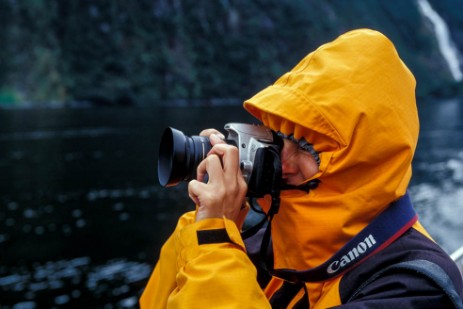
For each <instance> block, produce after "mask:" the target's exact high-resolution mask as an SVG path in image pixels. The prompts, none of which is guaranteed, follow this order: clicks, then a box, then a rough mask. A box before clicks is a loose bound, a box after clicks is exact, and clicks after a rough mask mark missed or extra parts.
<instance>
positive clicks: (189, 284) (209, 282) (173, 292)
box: [140, 212, 270, 309]
mask: <svg viewBox="0 0 463 309" xmlns="http://www.w3.org/2000/svg"><path fill="white" fill-rule="evenodd" d="M256 276H257V274H256V269H255V267H254V265H253V264H252V262H251V261H250V260H249V258H248V257H247V255H246V252H245V248H244V244H243V241H242V239H241V235H240V233H239V231H238V229H237V227H236V225H235V223H234V222H232V221H229V220H227V219H225V218H224V219H207V220H201V221H199V222H194V213H192V212H190V213H187V214H185V215H183V216H182V217H181V218H180V220H179V223H178V225H177V227H176V229H175V231H174V233H173V234H172V235H171V237H170V238H169V239H168V240H167V242H166V243H165V244H164V246H163V248H162V250H161V254H160V258H159V260H158V262H157V264H156V267H155V269H154V271H153V273H152V275H151V277H150V279H149V282H148V284H147V286H146V288H145V290H144V292H143V295H142V297H141V299H140V306H141V308H142V309H147V308H240V309H241V308H259V309H261V308H270V305H269V303H268V300H267V299H266V297H265V295H264V293H263V292H262V290H261V289H260V287H259V285H258V283H257V280H256Z"/></svg>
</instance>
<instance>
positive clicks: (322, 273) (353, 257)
mask: <svg viewBox="0 0 463 309" xmlns="http://www.w3.org/2000/svg"><path fill="white" fill-rule="evenodd" d="M273 215H274V214H270V217H269V224H268V225H267V227H266V230H265V233H264V236H263V239H262V243H261V248H260V263H261V265H260V266H261V267H262V268H263V269H264V270H266V271H268V272H269V273H270V274H271V275H272V276H275V277H278V278H281V279H283V280H286V281H289V282H293V283H296V282H320V281H325V280H329V279H332V278H334V277H337V276H340V275H342V274H344V273H345V272H347V271H349V270H351V269H352V268H353V267H355V266H357V265H359V264H360V263H362V262H363V261H364V260H366V259H367V258H368V257H370V256H372V255H374V254H375V253H377V252H379V251H380V250H382V249H384V248H386V247H387V246H388V245H389V244H391V243H392V242H393V241H394V240H396V239H397V238H399V237H400V236H401V235H402V234H403V233H405V232H406V231H407V230H408V229H409V228H410V227H411V226H412V225H413V224H414V223H415V222H416V221H417V220H418V217H417V214H416V212H415V210H414V209H413V205H412V202H411V200H410V197H409V195H408V194H405V195H404V196H402V197H401V198H400V199H398V200H397V201H395V202H393V203H392V204H391V205H390V206H389V207H388V208H387V209H386V210H385V211H384V212H382V213H381V214H380V215H379V216H378V217H376V218H375V219H374V220H373V221H372V222H371V223H370V224H369V225H367V226H366V227H365V228H364V229H363V230H362V231H360V233H358V234H357V235H356V236H355V237H354V238H352V239H351V240H350V241H349V242H348V243H347V244H346V245H344V246H343V247H342V248H341V249H340V250H339V251H338V252H336V253H335V254H334V255H333V256H332V257H331V258H329V259H328V260H327V261H325V262H324V263H323V264H321V265H320V266H317V267H314V268H311V269H307V270H301V271H298V270H294V269H274V268H273V265H269V264H270V263H266V262H265V261H266V252H267V249H268V247H269V245H270V242H271V240H270V238H271V220H272V218H273Z"/></svg>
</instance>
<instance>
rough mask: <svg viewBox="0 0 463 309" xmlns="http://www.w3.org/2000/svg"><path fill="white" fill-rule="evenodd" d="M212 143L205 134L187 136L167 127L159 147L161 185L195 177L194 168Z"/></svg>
mask: <svg viewBox="0 0 463 309" xmlns="http://www.w3.org/2000/svg"><path fill="white" fill-rule="evenodd" d="M211 148H212V145H211V143H210V142H209V138H208V137H206V136H191V137H189V136H187V135H185V134H183V132H181V131H179V130H177V129H174V128H171V127H168V128H166V129H165V130H164V133H163V135H162V138H161V144H160V147H159V157H158V179H159V183H160V184H161V185H162V186H163V187H170V186H175V185H176V184H178V183H179V182H181V181H183V180H191V179H194V178H195V177H196V168H197V167H198V165H199V163H200V162H201V161H202V160H203V159H204V158H205V157H206V155H207V153H208V152H209V150H211Z"/></svg>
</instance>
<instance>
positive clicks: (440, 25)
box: [418, 0, 463, 81]
mask: <svg viewBox="0 0 463 309" xmlns="http://www.w3.org/2000/svg"><path fill="white" fill-rule="evenodd" d="M418 7H419V8H420V10H421V12H422V13H423V15H424V16H426V17H427V18H428V19H429V20H430V21H431V23H432V24H433V26H434V31H435V32H436V39H437V43H438V44H439V50H440V52H441V54H442V56H443V57H444V59H445V61H446V62H447V64H448V66H449V69H450V73H451V74H452V76H453V78H454V79H455V81H461V80H463V73H462V71H461V68H460V66H461V63H460V60H459V58H458V50H457V49H456V47H455V44H454V43H453V42H452V39H451V38H450V32H449V29H448V27H447V24H446V23H445V21H444V20H443V19H442V17H440V16H439V14H437V12H436V11H435V10H434V9H433V8H432V7H431V5H430V4H429V2H428V0H418Z"/></svg>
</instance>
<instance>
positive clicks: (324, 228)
mask: <svg viewBox="0 0 463 309" xmlns="http://www.w3.org/2000/svg"><path fill="white" fill-rule="evenodd" d="M414 90H415V79H414V77H413V75H412V73H411V72H410V71H409V70H408V69H407V67H406V66H405V65H404V63H403V62H402V61H401V60H400V58H399V56H398V54H397V52H396V50H395V48H394V46H393V45H392V43H391V42H390V41H389V40H388V39H387V38H386V37H384V36H383V35H382V34H380V33H378V32H376V31H372V30H368V29H361V30H356V31H352V32H349V33H346V34H344V35H342V36H340V37H339V38H337V39H336V40H335V41H333V42H331V43H328V44H325V45H323V46H321V47H320V48H318V49H317V50H316V51H314V52H312V53H310V54H309V55H307V56H306V57H305V58H304V59H303V60H302V61H301V62H300V63H299V64H298V65H297V66H296V67H295V68H294V69H293V70H291V71H290V72H288V73H287V74H285V75H283V76H282V77H281V78H280V79H278V80H277V81H276V82H275V84H274V85H272V86H270V87H268V88H266V89H264V90H263V91H261V92H259V93H258V94H256V95H255V96H254V97H252V98H251V99H249V100H247V101H246V102H245V104H244V106H245V108H246V109H247V110H248V111H249V112H250V113H251V114H253V115H254V116H255V117H257V118H258V119H260V120H261V121H262V122H263V123H264V124H265V125H267V126H269V127H270V128H271V129H273V130H276V131H281V132H283V133H285V134H294V136H295V138H301V137H304V138H305V139H306V140H307V141H309V142H310V143H312V144H313V146H314V149H315V150H316V151H317V152H319V153H320V160H321V162H320V172H319V173H318V174H317V175H315V176H314V177H313V178H318V179H319V180H320V181H321V183H320V185H319V187H318V188H317V189H316V190H313V191H311V192H310V193H309V194H305V193H301V192H297V191H286V192H282V195H281V206H280V209H279V212H278V214H277V215H276V216H275V217H274V219H273V222H272V238H273V249H274V254H275V267H276V268H291V269H299V270H304V269H308V268H312V267H316V266H318V265H320V264H321V263H323V262H324V261H325V260H327V259H328V258H329V257H330V256H331V255H332V254H333V253H334V252H336V251H337V250H339V249H340V248H341V247H342V246H343V245H344V244H345V243H346V242H347V241H349V240H350V239H351V238H352V237H353V236H355V235H356V234H357V233H358V232H359V231H360V230H361V229H363V228H364V227H365V226H366V225H367V224H368V223H369V222H370V221H371V220H372V219H373V218H374V217H375V216H376V215H378V214H379V213H380V212H382V211H383V210H384V209H385V207H387V205H389V204H390V203H391V202H392V201H394V200H396V199H397V198H399V197H400V196H402V195H404V194H405V191H406V188H407V186H408V183H409V180H410V177H411V160H412V158H413V154H414V151H415V147H416V143H417V139H418V130H419V123H418V116H417V109H416V104H415V96H414ZM307 181H308V180H307ZM261 204H262V205H263V207H264V208H267V207H268V203H266V201H265V199H263V200H262V201H261ZM214 228H225V229H226V230H227V233H228V234H229V236H230V238H231V239H232V242H233V243H220V244H208V245H201V246H199V245H198V243H197V239H196V232H197V231H198V230H202V229H214ZM415 228H416V229H417V230H419V231H420V232H422V233H425V234H426V232H425V231H424V229H423V228H422V227H421V225H420V224H419V223H417V224H415ZM339 280H340V278H335V279H333V280H331V281H327V282H324V283H308V284H307V285H306V286H307V289H308V291H309V301H310V308H327V307H331V306H335V305H338V304H339V303H340V299H339V291H338V289H339ZM281 284H282V282H281V280H279V279H277V278H273V279H272V281H271V282H270V284H269V285H268V287H267V288H266V289H265V291H264V292H263V291H261V290H260V288H259V286H258V285H257V282H256V270H255V268H254V266H253V265H252V264H251V262H250V260H249V259H248V257H247V256H246V253H245V250H244V247H243V242H242V240H241V238H240V235H239V232H238V229H237V228H236V225H235V224H234V223H233V222H230V221H228V220H226V219H208V220H203V221H200V222H196V223H195V222H194V214H193V213H188V214H186V215H185V216H184V217H182V218H181V219H180V221H179V224H178V226H177V228H176V230H175V232H174V233H173V235H172V236H171V237H170V238H169V240H168V241H167V242H166V243H165V245H164V247H163V249H162V251H161V255H160V259H159V262H158V263H157V265H156V268H155V270H154V272H153V274H152V276H151V278H150V281H149V283H148V285H147V287H146V289H145V291H144V293H143V296H142V298H141V301H140V304H141V307H142V308H269V307H270V305H269V303H268V301H267V298H270V297H271V296H272V295H273V294H274V293H275V292H276V291H277V290H278V288H279V287H280V286H281ZM264 293H265V294H264ZM300 293H303V292H300ZM298 295H299V294H298ZM300 295H302V294H300ZM300 295H299V296H300ZM299 296H297V297H296V298H297V299H298V298H299ZM293 303H294V301H293Z"/></svg>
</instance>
